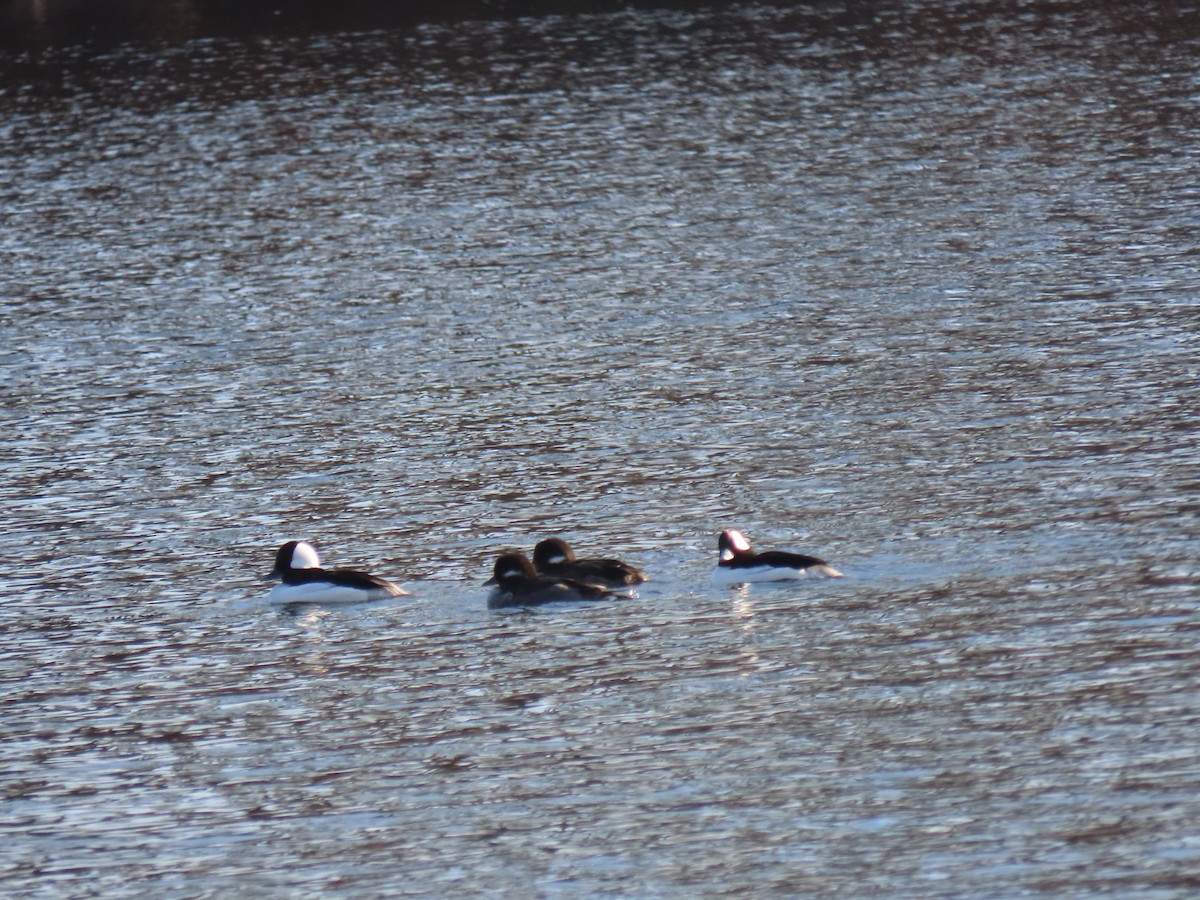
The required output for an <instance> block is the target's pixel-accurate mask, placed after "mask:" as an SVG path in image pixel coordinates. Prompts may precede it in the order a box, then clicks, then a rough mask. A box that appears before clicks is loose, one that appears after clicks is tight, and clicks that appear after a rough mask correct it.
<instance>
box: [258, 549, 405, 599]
mask: <svg viewBox="0 0 1200 900" xmlns="http://www.w3.org/2000/svg"><path fill="white" fill-rule="evenodd" d="M266 577H267V578H276V579H279V580H281V581H282V582H283V583H282V584H279V585H276V586H275V587H273V588H272V589H271V592H270V593H269V594H267V599H269V600H272V601H274V602H276V603H353V602H360V601H364V600H382V599H384V598H385V597H404V596H407V595H408V591H405V590H401V589H400V588H398V587H396V586H395V585H394V584H392V583H391V582H390V581H384V580H383V579H382V578H380V577H379V576H377V575H368V574H367V573H365V572H354V571H351V570H350V569H322V568H321V558H320V557H319V556H317V549H316V548H315V547H314V546H313V545H312V544H310V543H308V541H288V542H287V543H286V544H284V545H283V546H282V547H280V548H279V552H278V553H276V554H275V568H273V569H272V570H271V571H270V572H269V573H268V574H267V576H266Z"/></svg>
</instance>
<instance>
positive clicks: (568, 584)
mask: <svg viewBox="0 0 1200 900" xmlns="http://www.w3.org/2000/svg"><path fill="white" fill-rule="evenodd" d="M484 584H488V585H491V584H494V585H495V586H496V587H495V588H494V589H493V591H492V593H491V594H490V595H489V596H488V609H504V608H505V607H510V606H539V605H541V604H542V603H558V602H561V601H564V600H604V599H606V598H608V597H611V596H612V591H610V590H609V589H608V588H607V587H604V586H603V585H600V584H592V583H589V582H586V581H576V580H575V579H573V578H560V577H558V576H555V575H539V574H538V573H537V570H536V569H534V567H533V563H531V562H530V561H529V557H528V556H526V555H525V554H524V553H516V552H513V553H505V554H502V555H501V556H500V558H499V559H497V560H496V568H495V570H494V573H493V575H492V577H491V578H490V579H488V580H487V581H485V582H484Z"/></svg>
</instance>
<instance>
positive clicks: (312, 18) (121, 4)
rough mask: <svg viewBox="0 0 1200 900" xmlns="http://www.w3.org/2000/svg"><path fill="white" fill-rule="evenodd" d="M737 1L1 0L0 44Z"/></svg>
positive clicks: (174, 37)
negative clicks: (333, 0) (2, 0)
mask: <svg viewBox="0 0 1200 900" xmlns="http://www.w3.org/2000/svg"><path fill="white" fill-rule="evenodd" d="M730 2H732V0H400V2H388V0H336V2H330V0H157V2H156V0H4V2H3V3H0V49H9V50H12V49H27V48H28V49H32V48H39V47H50V46H62V45H72V44H101V45H110V44H116V43H121V42H125V41H151V42H154V41H166V42H169V43H173V42H177V41H183V40H188V39H190V38H196V37H217V36H232V35H263V36H268V35H290V34H301V33H305V32H312V31H322V30H334V29H364V30H369V29H377V28H401V27H413V26H416V25H419V24H422V23H426V22H447V21H470V20H494V19H513V18H519V17H522V16H542V15H577V14H587V13H612V12H618V11H621V10H632V9H647V8H664V9H701V8H711V7H715V6H724V5H729V3H730Z"/></svg>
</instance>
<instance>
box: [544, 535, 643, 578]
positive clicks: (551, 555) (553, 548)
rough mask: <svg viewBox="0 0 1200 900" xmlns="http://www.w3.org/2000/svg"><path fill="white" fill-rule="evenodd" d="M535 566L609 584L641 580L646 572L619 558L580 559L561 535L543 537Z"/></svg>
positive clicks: (552, 573) (560, 574)
mask: <svg viewBox="0 0 1200 900" xmlns="http://www.w3.org/2000/svg"><path fill="white" fill-rule="evenodd" d="M533 566H534V568H535V569H537V571H538V573H539V574H542V575H554V576H557V577H560V578H575V579H578V580H580V581H590V582H594V583H596V584H603V585H606V586H608V587H624V586H625V585H629V584H641V583H642V582H643V581H645V580H646V574H645V573H644V572H642V571H641V570H640V569H635V568H634V567H633V566H631V565H629V564H628V563H623V562H621V561H620V560H617V559H576V558H575V553H574V551H572V550H571V548H570V547H569V546H568V545H567V542H566V541H564V540H560V539H559V538H547V539H546V540H544V541H539V542H538V545H537V546H536V547H534V548H533Z"/></svg>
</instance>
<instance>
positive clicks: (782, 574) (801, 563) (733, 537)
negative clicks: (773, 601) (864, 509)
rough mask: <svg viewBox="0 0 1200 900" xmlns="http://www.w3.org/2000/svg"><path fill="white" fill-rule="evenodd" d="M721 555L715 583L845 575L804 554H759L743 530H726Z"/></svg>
mask: <svg viewBox="0 0 1200 900" xmlns="http://www.w3.org/2000/svg"><path fill="white" fill-rule="evenodd" d="M717 547H718V548H719V549H720V551H721V558H720V560H718V562H717V568H716V569H714V570H713V573H712V580H713V583H714V584H745V583H746V582H750V581H793V580H795V579H797V578H806V577H808V576H809V575H817V576H822V575H823V576H825V577H826V578H841V577H842V573H841V572H839V571H838V570H837V569H835V568H834V567H833V566H831V565H829V564H828V563H827V562H825V560H823V559H817V558H816V557H815V556H805V555H804V554H802V553H784V552H782V551H779V550H769V551H767V552H766V553H755V552H754V551H753V550H751V549H750V542H749V541H748V540H746V538H745V537H743V536H742V533H741V532H740V531H734V530H733V529H732V528H731V529H729V530H728V531H722V532H721V537H720V539H719V540H718V541H717Z"/></svg>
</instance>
